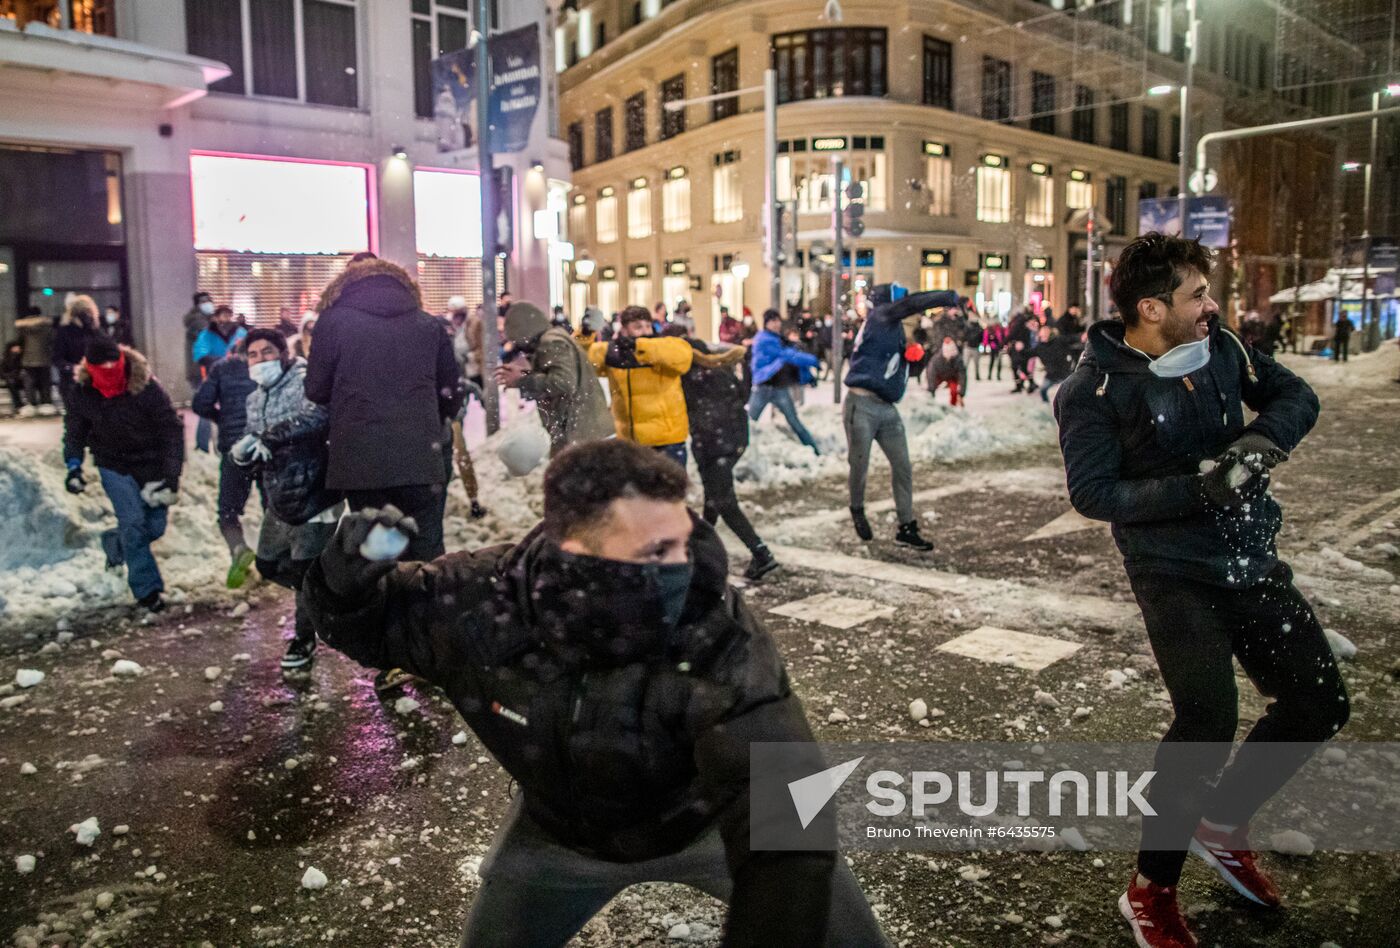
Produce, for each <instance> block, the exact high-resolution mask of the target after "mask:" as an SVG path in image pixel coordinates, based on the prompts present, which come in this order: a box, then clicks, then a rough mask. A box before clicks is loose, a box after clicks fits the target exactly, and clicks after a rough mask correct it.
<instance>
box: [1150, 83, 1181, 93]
mask: <svg viewBox="0 0 1400 948" xmlns="http://www.w3.org/2000/svg"><path fill="white" fill-rule="evenodd" d="M1175 91H1176V86H1174V85H1172V84H1171V83H1170V82H1164V83H1162V84H1161V85H1157V86H1152V87H1151V88H1150V89H1148V90H1147V94H1148V95H1151V96H1158V95H1171V94H1172V93H1173V92H1175Z"/></svg>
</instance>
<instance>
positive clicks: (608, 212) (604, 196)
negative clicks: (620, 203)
mask: <svg viewBox="0 0 1400 948" xmlns="http://www.w3.org/2000/svg"><path fill="white" fill-rule="evenodd" d="M594 216H595V218H596V220H595V222H594V227H595V229H596V236H597V238H598V243H600V244H611V243H614V242H616V241H617V192H616V191H614V190H613V189H612V188H604V189H603V190H602V191H600V192H599V194H598V204H597V206H596V207H595V209H594Z"/></svg>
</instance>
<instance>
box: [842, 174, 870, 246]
mask: <svg viewBox="0 0 1400 948" xmlns="http://www.w3.org/2000/svg"><path fill="white" fill-rule="evenodd" d="M864 197H865V188H864V187H862V186H861V183H860V182H859V181H852V182H851V183H850V184H848V185H846V210H845V213H844V214H843V218H844V220H843V223H842V227H843V228H844V229H845V231H846V233H848V234H850V235H851V236H852V237H859V236H860V235H861V234H863V233H865V202H864V201H863V200H862V198H864Z"/></svg>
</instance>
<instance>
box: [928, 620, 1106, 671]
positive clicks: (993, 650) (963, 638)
mask: <svg viewBox="0 0 1400 948" xmlns="http://www.w3.org/2000/svg"><path fill="white" fill-rule="evenodd" d="M1082 647H1083V646H1081V645H1080V644H1079V643H1077V642H1066V641H1065V640H1064V639H1053V638H1050V637H1049V636H1048V635H1032V634H1030V633H1029V632H1016V631H1014V630H1012V629H998V628H996V627H995V626H990V625H984V626H981V627H980V628H976V629H973V630H972V631H971V632H969V633H967V634H966V635H960V636H958V637H957V638H955V639H952V640H951V641H948V642H944V643H943V644H942V645H940V646H938V651H940V652H948V653H949V654H952V655H961V656H962V657H963V658H973V659H976V660H978V661H981V662H988V663H990V664H993V665H1012V666H1014V667H1016V668H1020V669H1024V670H1025V671H1032V672H1038V671H1041V670H1042V669H1044V668H1048V667H1049V666H1051V665H1053V664H1055V663H1056V662H1058V661H1060V660H1062V659H1066V658H1069V657H1070V656H1071V655H1073V654H1074V653H1075V652H1077V651H1079V650H1080V649H1081V648H1082Z"/></svg>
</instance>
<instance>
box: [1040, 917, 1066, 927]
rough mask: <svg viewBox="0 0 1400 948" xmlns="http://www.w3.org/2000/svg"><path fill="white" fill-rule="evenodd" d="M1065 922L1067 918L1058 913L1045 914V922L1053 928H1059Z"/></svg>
mask: <svg viewBox="0 0 1400 948" xmlns="http://www.w3.org/2000/svg"><path fill="white" fill-rule="evenodd" d="M1064 923H1065V920H1064V919H1063V918H1061V917H1060V916H1058V915H1047V916H1045V924H1046V925H1049V926H1050V927H1051V928H1059V927H1060V926H1061V925H1063V924H1064Z"/></svg>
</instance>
